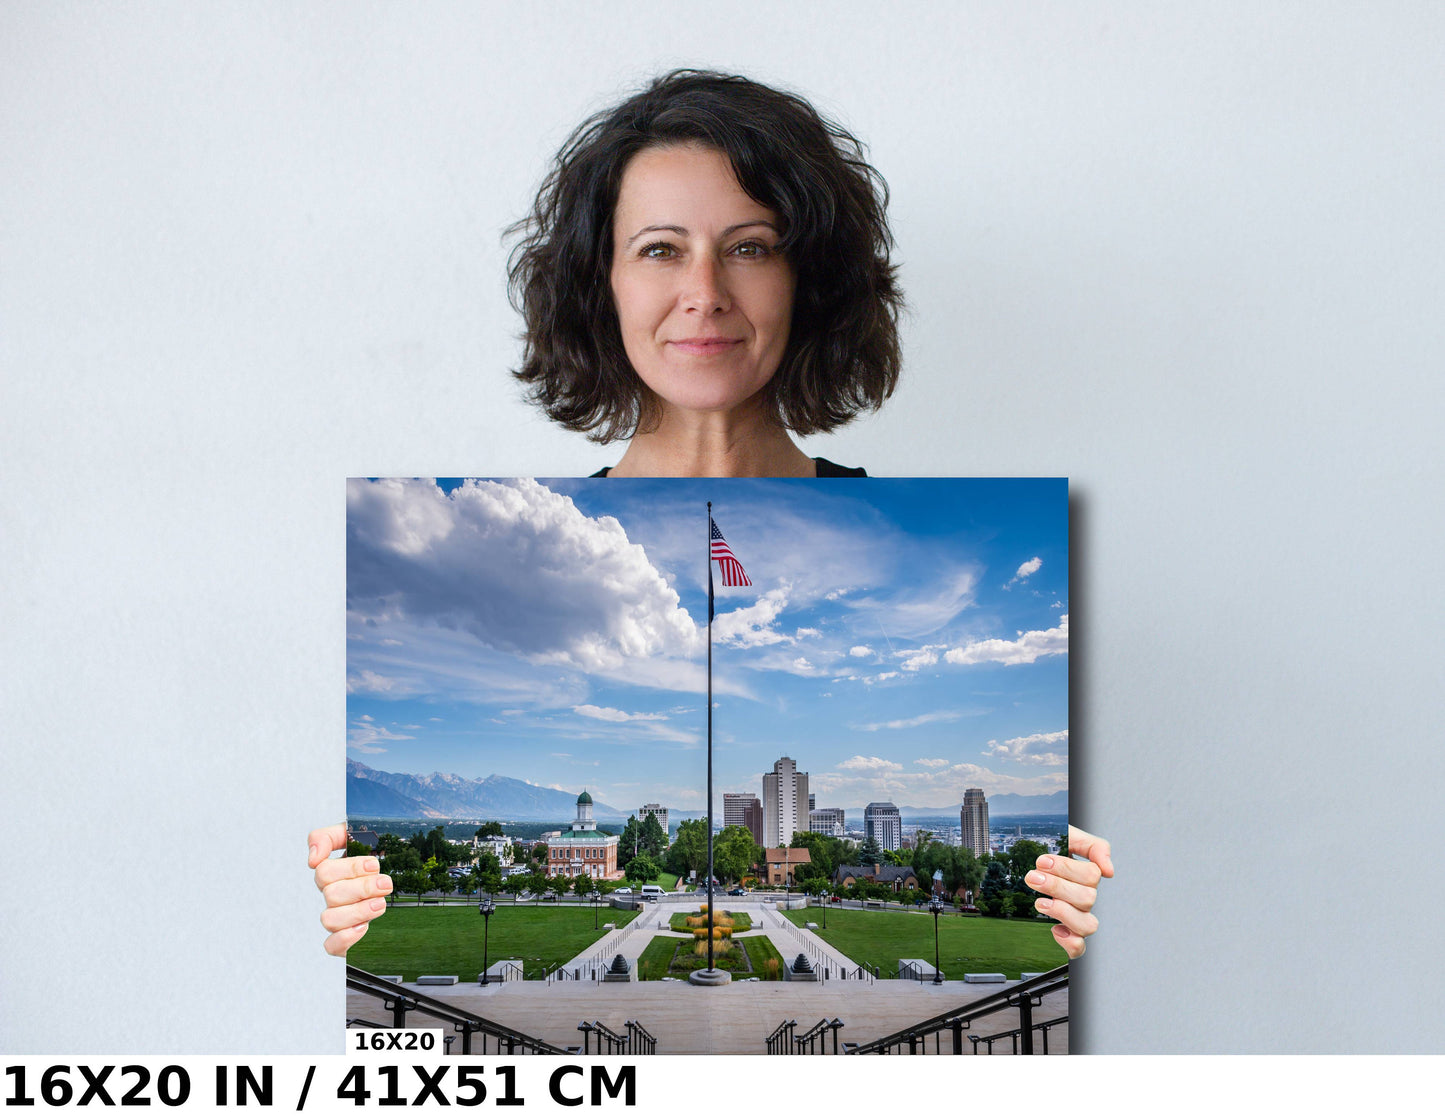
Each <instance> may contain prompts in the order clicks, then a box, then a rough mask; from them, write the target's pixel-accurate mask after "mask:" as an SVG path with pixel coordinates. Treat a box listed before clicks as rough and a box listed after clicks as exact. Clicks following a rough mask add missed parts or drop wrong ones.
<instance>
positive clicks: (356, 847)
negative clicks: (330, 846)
mask: <svg viewBox="0 0 1445 1117" xmlns="http://www.w3.org/2000/svg"><path fill="white" fill-rule="evenodd" d="M370 852H371V848H370V847H369V846H367V845H366V844H365V843H364V842H353V841H349V840H348V841H347V843H346V856H347V857H365V856H366V855H367V854H368V853H370Z"/></svg>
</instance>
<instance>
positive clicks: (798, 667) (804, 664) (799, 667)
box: [793, 656, 813, 671]
mask: <svg viewBox="0 0 1445 1117" xmlns="http://www.w3.org/2000/svg"><path fill="white" fill-rule="evenodd" d="M793 669H794V670H795V671H811V670H813V665H812V664H811V663H809V662H808V660H807V659H806V658H805V657H804V656H799V657H798V658H797V659H795V660H793Z"/></svg>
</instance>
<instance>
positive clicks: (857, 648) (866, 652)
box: [848, 644, 873, 659]
mask: <svg viewBox="0 0 1445 1117" xmlns="http://www.w3.org/2000/svg"><path fill="white" fill-rule="evenodd" d="M848 654H849V655H851V656H853V657H855V658H857V659H862V658H863V657H864V656H870V655H872V654H873V649H872V648H870V647H869V646H868V645H867V644H854V645H853V646H852V647H851V648H849V649H848Z"/></svg>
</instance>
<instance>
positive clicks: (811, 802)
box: [808, 791, 818, 814]
mask: <svg viewBox="0 0 1445 1117" xmlns="http://www.w3.org/2000/svg"><path fill="white" fill-rule="evenodd" d="M817 809H818V797H817V796H816V795H814V794H813V793H812V792H811V791H810V792H808V813H809V814H812V813H813V812H814V811H815V810H817Z"/></svg>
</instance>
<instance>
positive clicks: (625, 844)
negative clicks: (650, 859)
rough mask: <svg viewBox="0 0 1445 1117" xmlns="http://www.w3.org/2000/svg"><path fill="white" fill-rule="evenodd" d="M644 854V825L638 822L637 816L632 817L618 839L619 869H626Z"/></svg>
mask: <svg viewBox="0 0 1445 1117" xmlns="http://www.w3.org/2000/svg"><path fill="white" fill-rule="evenodd" d="M641 852H642V824H641V823H639V822H638V821H637V816H636V815H632V816H630V817H629V818H628V819H627V825H626V826H624V827H623V828H622V834H621V836H620V837H619V838H618V839H617V867H618V868H619V869H624V870H625V869H626V868H627V863H628V862H629V861H631V860H632V859H633V858H634V857H636V856H637V855H638V854H639V853H641Z"/></svg>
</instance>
